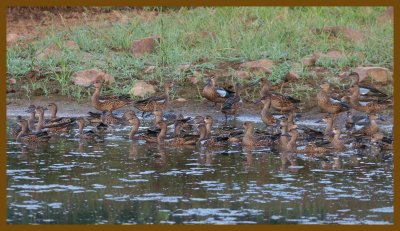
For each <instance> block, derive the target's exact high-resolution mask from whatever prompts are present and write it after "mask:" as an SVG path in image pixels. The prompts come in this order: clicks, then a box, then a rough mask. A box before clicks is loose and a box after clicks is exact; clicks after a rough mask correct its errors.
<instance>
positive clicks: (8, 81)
mask: <svg viewBox="0 0 400 231" xmlns="http://www.w3.org/2000/svg"><path fill="white" fill-rule="evenodd" d="M6 83H7V84H16V83H17V80H15V79H14V78H9V79H7V80H6Z"/></svg>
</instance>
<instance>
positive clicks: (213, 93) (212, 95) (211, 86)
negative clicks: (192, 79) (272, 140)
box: [202, 76, 234, 104]
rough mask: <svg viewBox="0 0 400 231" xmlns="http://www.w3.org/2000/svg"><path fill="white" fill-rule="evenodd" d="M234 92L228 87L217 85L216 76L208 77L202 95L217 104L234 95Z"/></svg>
mask: <svg viewBox="0 0 400 231" xmlns="http://www.w3.org/2000/svg"><path fill="white" fill-rule="evenodd" d="M233 94H234V92H232V91H230V90H228V89H226V88H222V87H216V81H215V77H214V76H211V77H209V78H208V81H207V84H206V86H205V87H204V88H203V92H202V96H203V97H204V98H206V99H207V100H208V101H211V102H213V103H215V104H217V103H223V102H225V100H227V99H228V98H229V97H231V96H233Z"/></svg>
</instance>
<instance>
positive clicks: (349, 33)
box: [315, 26, 364, 42]
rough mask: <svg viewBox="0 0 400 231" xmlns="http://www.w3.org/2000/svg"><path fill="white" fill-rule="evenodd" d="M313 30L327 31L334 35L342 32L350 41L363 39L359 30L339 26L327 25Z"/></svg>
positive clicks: (336, 35)
mask: <svg viewBox="0 0 400 231" xmlns="http://www.w3.org/2000/svg"><path fill="white" fill-rule="evenodd" d="M315 32H317V33H319V32H324V33H328V34H330V35H332V36H334V37H338V36H339V34H343V37H344V38H345V39H347V40H349V41H352V42H361V41H362V40H363V39H364V34H363V33H361V32H360V31H358V30H355V29H352V28H347V27H341V26H327V27H324V28H322V29H316V30H315Z"/></svg>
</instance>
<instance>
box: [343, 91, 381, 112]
mask: <svg viewBox="0 0 400 231" xmlns="http://www.w3.org/2000/svg"><path fill="white" fill-rule="evenodd" d="M350 92H351V93H352V95H351V96H350V98H349V101H350V105H351V107H352V108H353V109H355V110H357V111H361V112H366V113H367V114H372V113H378V112H380V111H383V110H385V109H386V105H384V104H379V103H375V102H369V103H366V104H365V105H363V104H361V103H360V91H359V86H358V85H353V86H352V87H351V88H350ZM346 99H347V97H346Z"/></svg>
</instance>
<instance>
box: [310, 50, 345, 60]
mask: <svg viewBox="0 0 400 231" xmlns="http://www.w3.org/2000/svg"><path fill="white" fill-rule="evenodd" d="M345 56H346V55H345V54H344V53H343V52H341V51H339V50H330V51H328V52H326V53H325V54H320V53H318V54H315V55H314V57H315V58H316V59H319V58H328V59H340V58H343V57H345Z"/></svg>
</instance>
